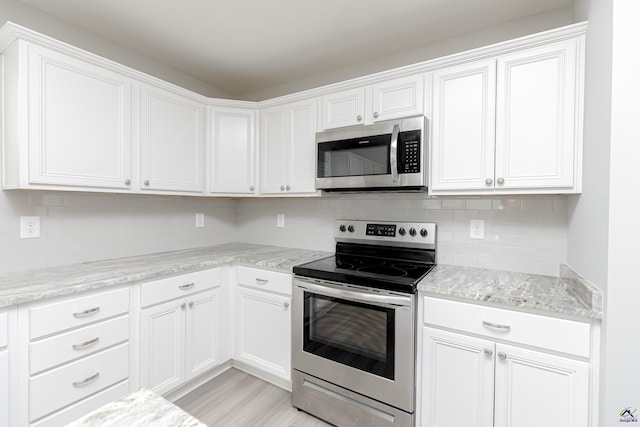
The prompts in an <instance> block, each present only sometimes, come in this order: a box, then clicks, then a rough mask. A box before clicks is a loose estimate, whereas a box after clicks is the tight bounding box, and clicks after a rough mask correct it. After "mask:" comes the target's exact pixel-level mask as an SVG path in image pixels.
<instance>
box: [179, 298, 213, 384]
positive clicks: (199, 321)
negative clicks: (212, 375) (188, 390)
mask: <svg viewBox="0 0 640 427" xmlns="http://www.w3.org/2000/svg"><path fill="white" fill-rule="evenodd" d="M186 328H187V329H186V363H187V365H186V379H187V380H189V379H191V378H194V377H196V376H198V375H199V374H201V373H202V372H204V371H206V370H207V369H210V368H212V367H214V366H215V365H217V364H218V363H219V361H220V356H219V354H220V350H219V348H220V342H219V335H220V294H219V289H212V290H210V291H206V292H201V293H198V294H195V295H193V296H190V297H188V298H187V324H186Z"/></svg>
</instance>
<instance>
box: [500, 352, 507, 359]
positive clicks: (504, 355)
mask: <svg viewBox="0 0 640 427" xmlns="http://www.w3.org/2000/svg"><path fill="white" fill-rule="evenodd" d="M498 357H499V358H500V359H502V360H504V359H506V358H507V355H506V354H505V353H504V352H502V351H501V352H500V353H498Z"/></svg>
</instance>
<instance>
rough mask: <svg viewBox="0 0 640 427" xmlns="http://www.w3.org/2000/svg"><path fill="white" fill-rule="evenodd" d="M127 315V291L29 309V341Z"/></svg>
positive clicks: (120, 290)
mask: <svg viewBox="0 0 640 427" xmlns="http://www.w3.org/2000/svg"><path fill="white" fill-rule="evenodd" d="M128 312H129V288H122V289H116V290H113V291H106V292H100V293H97V294H92V295H88V296H80V297H75V298H71V299H65V300H64V301H59V302H54V303H49V304H42V305H38V306H34V307H31V308H30V309H29V338H31V339H35V338H39V337H42V336H45V335H49V334H53V333H57V332H62V331H65V330H67V329H71V328H75V327H78V326H83V325H86V324H89V323H93V322H96V321H98V320H102V319H107V318H109V317H113V316H117V315H119V314H123V313H128Z"/></svg>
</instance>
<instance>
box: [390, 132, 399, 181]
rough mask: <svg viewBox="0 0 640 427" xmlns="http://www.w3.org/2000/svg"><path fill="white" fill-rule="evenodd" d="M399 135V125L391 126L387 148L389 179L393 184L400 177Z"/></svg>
mask: <svg viewBox="0 0 640 427" xmlns="http://www.w3.org/2000/svg"><path fill="white" fill-rule="evenodd" d="M399 134H400V125H398V124H396V125H393V131H392V132H391V145H390V146H389V163H390V164H391V178H392V179H393V182H398V180H399V179H400V176H399V174H398V135H399Z"/></svg>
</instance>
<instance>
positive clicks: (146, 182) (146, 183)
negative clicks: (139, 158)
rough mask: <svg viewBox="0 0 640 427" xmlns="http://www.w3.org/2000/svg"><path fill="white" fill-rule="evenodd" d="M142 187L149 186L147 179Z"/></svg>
mask: <svg viewBox="0 0 640 427" xmlns="http://www.w3.org/2000/svg"><path fill="white" fill-rule="evenodd" d="M144 185H146V186H147V187H148V186H149V180H148V179H145V181H144Z"/></svg>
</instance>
